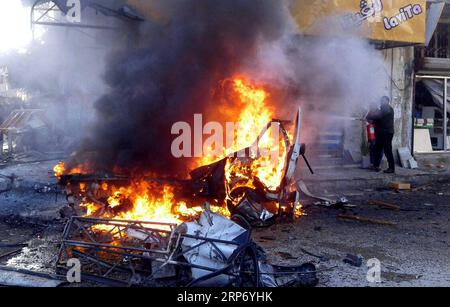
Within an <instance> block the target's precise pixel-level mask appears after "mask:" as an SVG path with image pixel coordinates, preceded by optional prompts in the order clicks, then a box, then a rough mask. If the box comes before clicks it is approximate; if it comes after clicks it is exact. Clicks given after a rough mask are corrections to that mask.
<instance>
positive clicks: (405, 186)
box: [389, 182, 411, 191]
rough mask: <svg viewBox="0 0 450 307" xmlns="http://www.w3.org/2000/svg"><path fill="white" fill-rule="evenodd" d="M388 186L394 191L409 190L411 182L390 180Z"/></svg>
mask: <svg viewBox="0 0 450 307" xmlns="http://www.w3.org/2000/svg"><path fill="white" fill-rule="evenodd" d="M389 188H390V189H392V190H396V191H401V190H407V191H409V190H411V184H410V183H404V182H391V183H390V184H389Z"/></svg>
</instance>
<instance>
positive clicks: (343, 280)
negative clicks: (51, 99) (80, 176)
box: [0, 161, 450, 287]
mask: <svg viewBox="0 0 450 307" xmlns="http://www.w3.org/2000/svg"><path fill="white" fill-rule="evenodd" d="M54 164H56V162H55V161H51V162H42V163H36V164H24V165H17V166H10V167H7V168H3V169H0V174H1V175H6V176H10V175H11V174H12V173H14V174H15V175H16V176H17V177H18V182H19V184H17V185H16V186H15V187H13V188H12V190H10V191H6V192H3V193H0V246H1V245H5V244H12V243H24V242H25V243H27V244H28V246H27V247H24V248H21V247H15V248H3V247H0V265H9V266H12V267H17V268H24V269H30V270H36V271H40V272H48V273H52V272H53V271H54V261H55V260H56V258H55V257H56V254H57V251H58V245H59V239H60V234H61V232H62V228H63V226H64V220H62V219H60V218H59V215H58V211H59V209H60V208H61V207H62V206H64V202H65V201H64V197H63V196H62V195H59V196H58V197H56V195H57V194H56V193H55V192H54V191H53V190H52V189H49V190H50V191H46V190H45V189H44V191H46V192H43V187H46V186H47V187H49V188H52V187H53V186H54V184H55V180H54V178H53V176H52V174H51V171H50V170H51V168H52V167H53V165H54ZM433 178H434V179H433V180H435V177H433ZM441 179H442V181H431V182H430V184H429V185H426V186H422V188H421V189H418V190H414V191H404V192H396V191H392V190H388V189H376V187H374V186H368V187H365V188H361V186H358V189H352V190H351V191H350V190H339V191H337V192H338V193H339V195H345V196H346V197H347V198H348V199H349V200H350V204H351V205H354V206H355V207H354V208H340V209H332V208H326V207H321V206H318V205H315V204H314V201H311V200H305V201H304V210H305V213H306V215H305V216H303V217H302V218H301V219H299V220H297V221H296V222H294V223H282V224H278V225H275V226H272V227H270V228H267V229H256V230H254V232H253V237H254V239H255V241H256V242H257V243H258V244H260V245H261V246H262V247H263V248H264V249H265V250H266V252H267V253H268V256H269V259H270V260H271V262H272V263H274V264H289V265H295V264H301V263H304V262H313V263H314V264H316V265H317V267H318V269H319V276H318V277H319V280H320V281H319V286H320V287H327V286H331V287H334V286H363V287H365V286H450V234H449V233H450V178H449V177H448V175H444V174H442V176H441ZM370 200H379V201H384V202H386V203H389V204H392V205H397V206H399V207H400V210H392V209H384V208H381V207H378V206H374V205H370V204H369V201H370ZM341 214H345V215H356V216H360V217H364V218H370V219H375V220H380V221H387V222H391V223H393V224H394V225H377V224H370V223H367V222H358V221H344V220H342V219H340V218H339V215H341ZM10 252H13V254H11V255H6V254H8V253H10ZM347 254H352V255H361V256H362V257H363V258H364V261H363V264H362V266H361V267H355V266H352V265H350V264H347V263H344V262H343V259H344V258H345V257H346V255H347ZM3 255H6V256H3ZM371 258H377V259H378V260H379V261H380V262H381V268H382V273H381V283H370V282H368V281H367V279H366V276H367V271H368V268H367V266H366V262H367V260H369V259H371Z"/></svg>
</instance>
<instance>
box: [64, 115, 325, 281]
mask: <svg viewBox="0 0 450 307" xmlns="http://www.w3.org/2000/svg"><path fill="white" fill-rule="evenodd" d="M301 123H302V115H301V110H299V111H298V113H297V118H296V120H295V125H294V126H295V130H294V136H293V142H292V143H291V141H290V138H289V136H288V132H287V130H286V129H285V124H286V122H283V121H280V120H273V121H272V122H271V123H269V124H268V125H267V126H266V128H265V129H263V131H262V132H261V134H260V135H259V137H258V139H257V140H256V142H255V144H254V146H253V148H255V147H256V148H257V147H258V142H259V140H260V139H261V138H262V137H263V136H264V135H265V134H266V133H267V131H268V130H269V129H270V127H271V126H272V125H277V126H278V127H279V130H280V132H281V133H280V135H281V137H280V141H282V142H283V143H284V146H285V147H284V148H285V151H286V154H285V155H284V159H285V161H283V163H284V164H283V165H284V167H283V170H282V179H281V183H280V184H279V186H278V187H277V188H276V189H275V190H273V189H270V188H268V187H267V186H266V185H264V184H263V183H262V182H261V181H259V180H258V178H257V177H251V178H250V176H251V174H250V173H246V171H247V170H249V169H250V168H251V167H250V165H251V164H252V163H253V161H254V160H255V159H257V157H256V158H249V157H248V156H246V157H244V158H241V157H239V155H238V153H234V154H231V155H228V156H227V157H226V158H224V159H222V160H220V161H218V162H215V163H213V164H209V165H206V166H202V167H200V168H197V169H195V170H194V171H192V172H191V174H190V176H191V178H190V179H189V180H183V181H180V180H168V179H159V178H148V177H147V178H145V181H146V182H147V183H148V185H146V188H148V187H155V186H158V185H159V186H160V185H163V186H165V185H167V184H170V186H171V187H172V188H171V190H170V194H171V196H173V195H174V194H176V195H177V198H184V199H197V202H202V204H203V205H202V206H200V207H195V208H184V211H185V212H186V213H185V214H186V215H184V217H187V216H189V218H185V219H182V221H183V222H182V223H171V222H150V221H143V220H139V219H135V218H134V216H131V218H127V217H130V216H128V215H123V214H122V215H121V214H117V212H118V211H117V210H124V208H126V206H127V204H126V201H120V204H118V202H117V201H118V200H120V196H121V195H122V194H123V193H125V192H124V191H123V190H120V189H119V190H117V188H115V189H116V191H115V193H114V192H112V191H110V189H109V188H108V187H111V186H114V187H116V186H120V185H123V186H127V185H128V184H129V181H130V179H129V178H127V177H125V176H116V175H113V176H111V175H101V176H99V175H92V174H76V173H75V174H69V175H64V174H61V175H60V176H59V182H60V184H61V185H62V186H64V188H65V190H66V195H67V200H68V203H69V206H68V207H67V208H65V209H64V210H63V214H64V215H66V216H67V217H69V221H68V223H67V225H66V226H65V229H64V233H63V240H62V244H61V248H60V252H59V256H58V265H57V266H58V268H59V269H60V270H66V269H67V266H66V265H67V262H68V261H69V259H71V258H77V259H79V260H80V261H81V262H82V264H83V266H82V268H83V274H82V275H83V278H84V279H85V280H88V281H93V282H100V283H105V284H108V285H113V286H117V285H118V286H130V285H134V286H162V285H164V286H231V287H233V286H234V287H286V286H314V285H316V284H317V282H318V280H317V277H316V268H315V266H314V265H313V264H311V263H306V264H303V265H301V266H294V267H283V266H276V265H272V264H269V263H268V262H267V259H266V256H265V252H264V251H263V250H262V248H260V247H259V246H258V245H257V244H256V243H254V242H253V241H252V239H251V232H252V228H253V227H265V226H270V225H272V224H273V223H275V222H276V221H277V220H279V219H286V218H291V219H292V218H294V217H295V216H298V215H301V204H300V200H299V199H300V194H299V191H298V188H297V184H296V182H295V180H294V174H295V171H296V166H297V162H298V160H299V158H300V157H301V156H302V157H303V158H304V160H305V161H306V163H307V165H308V167H309V169H310V170H311V167H310V166H309V163H308V161H307V159H306V157H305V145H304V144H301V142H300V132H301ZM251 148H252V147H249V148H246V149H244V151H245V152H249V151H250V150H251ZM311 172H312V170H311ZM249 182H251V184H249ZM163 189H164V188H163ZM166 192H167V191H166ZM111 193H112V195H113V196H110V195H111ZM108 195H109V197H108ZM114 200H115V201H114ZM83 201H84V202H88V204H87V205H86V204H84V205H83V204H82V205H81V206H80V203H82V202H83ZM220 204H224V205H222V207H221V205H220ZM177 206H179V204H178V205H177ZM224 207H226V208H224ZM80 210H81V211H80ZM83 210H84V211H83ZM86 211H87V213H86ZM178 211H179V212H181V211H183V210H181V209H180V207H179V208H178ZM80 212H84V213H85V214H83V213H80Z"/></svg>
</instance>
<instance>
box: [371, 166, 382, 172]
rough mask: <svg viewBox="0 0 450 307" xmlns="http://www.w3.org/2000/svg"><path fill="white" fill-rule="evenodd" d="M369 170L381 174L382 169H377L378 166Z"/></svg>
mask: <svg viewBox="0 0 450 307" xmlns="http://www.w3.org/2000/svg"><path fill="white" fill-rule="evenodd" d="M369 169H370V170H371V171H374V172H377V173H379V172H381V168H379V167H376V166H371V167H370V168H369Z"/></svg>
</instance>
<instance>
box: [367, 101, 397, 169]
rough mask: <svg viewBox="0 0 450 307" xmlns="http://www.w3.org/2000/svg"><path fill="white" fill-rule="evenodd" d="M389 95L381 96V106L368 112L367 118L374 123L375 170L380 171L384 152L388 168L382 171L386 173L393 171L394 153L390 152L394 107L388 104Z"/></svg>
mask: <svg viewBox="0 0 450 307" xmlns="http://www.w3.org/2000/svg"><path fill="white" fill-rule="evenodd" d="M390 102H391V101H390V99H389V97H386V96H384V97H382V98H381V106H380V109H379V110H378V111H374V112H370V113H369V115H367V120H369V121H372V122H374V124H375V134H376V138H377V140H376V143H375V152H376V154H375V157H376V161H374V162H375V163H374V167H375V170H376V171H380V170H381V169H380V165H381V160H382V157H383V151H384V154H385V156H386V158H387V160H388V163H389V168H388V169H387V170H385V171H384V172H385V173H386V174H394V173H395V161H394V154H393V153H392V140H393V138H394V132H395V131H394V109H393V108H392V107H391V106H390V104H389V103H390Z"/></svg>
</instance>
